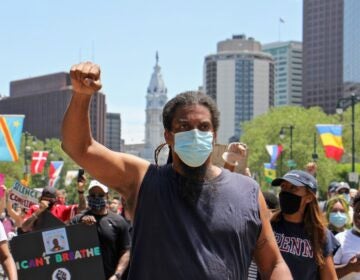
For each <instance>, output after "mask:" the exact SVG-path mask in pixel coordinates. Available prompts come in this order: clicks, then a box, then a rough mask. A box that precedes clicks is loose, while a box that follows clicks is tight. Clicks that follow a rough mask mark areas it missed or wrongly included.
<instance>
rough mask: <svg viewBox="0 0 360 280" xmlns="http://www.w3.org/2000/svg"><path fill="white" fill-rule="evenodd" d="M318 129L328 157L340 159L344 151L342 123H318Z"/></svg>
mask: <svg viewBox="0 0 360 280" xmlns="http://www.w3.org/2000/svg"><path fill="white" fill-rule="evenodd" d="M316 129H317V131H318V133H319V135H320V138H321V142H322V144H323V146H324V150H325V155H326V157H328V158H333V159H335V160H337V161H340V160H341V157H342V155H343V153H344V146H343V143H342V125H336V124H317V125H316Z"/></svg>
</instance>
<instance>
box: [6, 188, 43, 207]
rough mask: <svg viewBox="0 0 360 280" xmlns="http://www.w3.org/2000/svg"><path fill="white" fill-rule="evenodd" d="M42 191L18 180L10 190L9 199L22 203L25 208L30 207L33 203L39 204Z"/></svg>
mask: <svg viewBox="0 0 360 280" xmlns="http://www.w3.org/2000/svg"><path fill="white" fill-rule="evenodd" d="M40 197H41V192H38V191H37V190H34V189H30V188H28V187H24V186H23V185H21V184H20V183H19V182H18V181H16V182H15V183H14V185H13V187H12V189H11V190H10V193H9V199H10V200H11V201H12V202H13V203H17V204H20V205H21V206H23V207H24V208H26V209H28V208H30V206H31V205H33V204H38V202H39V198H40Z"/></svg>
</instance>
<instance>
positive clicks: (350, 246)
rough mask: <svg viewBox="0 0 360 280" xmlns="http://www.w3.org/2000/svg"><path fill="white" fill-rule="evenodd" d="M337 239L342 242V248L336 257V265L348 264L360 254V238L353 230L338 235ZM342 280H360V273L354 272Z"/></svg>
mask: <svg viewBox="0 0 360 280" xmlns="http://www.w3.org/2000/svg"><path fill="white" fill-rule="evenodd" d="M335 238H336V239H337V240H338V241H339V242H340V248H339V249H338V250H337V252H336V254H335V256H334V263H335V264H336V265H341V264H347V263H348V262H349V260H350V259H351V258H352V257H354V256H356V255H358V254H360V237H359V236H357V235H355V234H353V233H352V232H351V229H349V230H346V231H343V232H340V233H338V234H337V235H335ZM341 279H342V280H360V272H352V273H350V274H348V275H346V276H344V277H343V278H341Z"/></svg>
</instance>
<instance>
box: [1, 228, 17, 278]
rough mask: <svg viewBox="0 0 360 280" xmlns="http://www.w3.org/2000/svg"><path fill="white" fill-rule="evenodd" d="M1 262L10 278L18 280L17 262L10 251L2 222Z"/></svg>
mask: <svg viewBox="0 0 360 280" xmlns="http://www.w3.org/2000/svg"><path fill="white" fill-rule="evenodd" d="M0 262H1V265H2V267H3V269H4V271H5V274H6V276H7V277H8V278H9V280H17V279H18V277H17V270H16V266H15V262H14V259H13V257H12V255H11V253H10V250H9V244H8V241H7V236H6V233H5V230H4V226H3V225H2V223H0Z"/></svg>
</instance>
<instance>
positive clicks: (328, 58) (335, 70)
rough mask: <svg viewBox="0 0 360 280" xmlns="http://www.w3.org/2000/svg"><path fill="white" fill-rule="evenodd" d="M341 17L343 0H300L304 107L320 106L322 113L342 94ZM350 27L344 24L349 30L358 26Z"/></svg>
mask: <svg viewBox="0 0 360 280" xmlns="http://www.w3.org/2000/svg"><path fill="white" fill-rule="evenodd" d="M345 1H346V0H345ZM352 2H354V3H355V2H358V1H357V0H355V1H352ZM358 11H359V10H354V12H357V13H358ZM343 19H344V1H343V0H304V1H303V95H302V97H303V98H302V100H303V105H304V106H305V107H311V106H320V107H322V108H323V110H324V111H325V112H326V113H334V112H335V109H336V105H337V101H338V99H339V98H340V97H342V96H343V37H344V36H343V34H344V32H343ZM352 27H353V30H352V31H350V29H348V28H347V29H348V30H349V32H354V28H356V29H357V30H358V28H359V26H352ZM356 32H357V31H355V32H354V33H355V34H356ZM352 34H353V33H351V35H352ZM357 48H359V47H357Z"/></svg>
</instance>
